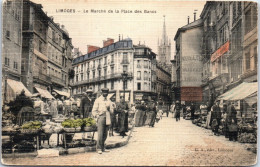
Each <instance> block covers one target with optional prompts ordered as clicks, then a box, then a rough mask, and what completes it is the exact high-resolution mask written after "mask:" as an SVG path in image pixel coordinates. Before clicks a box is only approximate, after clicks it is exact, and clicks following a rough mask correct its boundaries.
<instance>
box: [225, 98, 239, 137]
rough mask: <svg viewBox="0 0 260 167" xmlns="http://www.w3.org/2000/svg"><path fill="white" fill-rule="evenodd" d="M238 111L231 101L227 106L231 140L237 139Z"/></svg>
mask: <svg viewBox="0 0 260 167" xmlns="http://www.w3.org/2000/svg"><path fill="white" fill-rule="evenodd" d="M236 115H237V111H236V109H235V107H234V103H233V102H232V103H231V102H229V103H228V106H227V126H228V137H229V140H230V141H232V140H234V141H237V131H238V127H237V116H236Z"/></svg>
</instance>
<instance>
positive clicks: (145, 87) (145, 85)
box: [144, 82, 147, 90]
mask: <svg viewBox="0 0 260 167" xmlns="http://www.w3.org/2000/svg"><path fill="white" fill-rule="evenodd" d="M144 90H147V83H146V82H145V83H144Z"/></svg>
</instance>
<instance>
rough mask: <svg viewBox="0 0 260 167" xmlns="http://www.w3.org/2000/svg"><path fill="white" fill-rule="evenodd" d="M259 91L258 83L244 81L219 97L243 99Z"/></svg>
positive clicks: (223, 98)
mask: <svg viewBox="0 0 260 167" xmlns="http://www.w3.org/2000/svg"><path fill="white" fill-rule="evenodd" d="M257 91H258V83H257V82H252V83H247V82H243V83H241V84H240V85H238V86H237V87H235V88H233V89H231V90H229V91H227V92H226V93H224V94H222V95H221V96H220V97H218V98H219V99H222V100H231V101H232V100H242V99H245V98H246V97H248V96H250V95H252V94H254V93H256V92H257Z"/></svg>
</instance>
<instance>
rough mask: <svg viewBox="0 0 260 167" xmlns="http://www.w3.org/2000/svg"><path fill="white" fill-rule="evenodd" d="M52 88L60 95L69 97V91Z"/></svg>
mask: <svg viewBox="0 0 260 167" xmlns="http://www.w3.org/2000/svg"><path fill="white" fill-rule="evenodd" d="M53 90H54V91H55V92H57V93H58V94H59V95H61V96H66V97H70V93H68V92H63V91H59V90H56V89H53Z"/></svg>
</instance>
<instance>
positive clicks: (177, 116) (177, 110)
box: [175, 100, 181, 122]
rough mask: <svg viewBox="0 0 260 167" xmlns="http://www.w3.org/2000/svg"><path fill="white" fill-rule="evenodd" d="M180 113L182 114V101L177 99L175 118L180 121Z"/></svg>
mask: <svg viewBox="0 0 260 167" xmlns="http://www.w3.org/2000/svg"><path fill="white" fill-rule="evenodd" d="M180 114H181V103H180V102H179V101H178V100H177V101H176V105H175V118H176V122H177V121H180Z"/></svg>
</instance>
